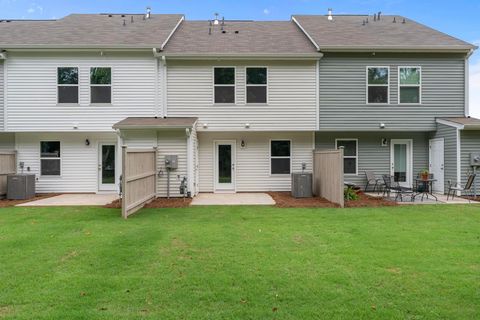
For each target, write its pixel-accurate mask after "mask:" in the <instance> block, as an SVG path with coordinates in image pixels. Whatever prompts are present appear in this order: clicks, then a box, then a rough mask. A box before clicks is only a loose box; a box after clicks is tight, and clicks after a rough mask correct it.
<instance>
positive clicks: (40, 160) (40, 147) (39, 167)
mask: <svg viewBox="0 0 480 320" xmlns="http://www.w3.org/2000/svg"><path fill="white" fill-rule="evenodd" d="M42 142H59V143H60V157H58V158H57V157H42ZM62 150H63V145H62V141H60V140H54V139H50V140H40V142H39V143H38V151H39V156H40V157H39V163H38V175H39V176H40V177H42V178H47V179H55V178H59V177H62V174H63V168H62V162H63V161H62V153H63V152H62ZM42 160H60V174H59V175H43V174H42Z"/></svg>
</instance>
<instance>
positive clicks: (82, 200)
mask: <svg viewBox="0 0 480 320" xmlns="http://www.w3.org/2000/svg"><path fill="white" fill-rule="evenodd" d="M116 199H118V194H115V193H100V194H94V193H91V194H87V193H82V194H79V193H72V194H61V195H59V196H55V197H51V198H45V199H40V200H36V201H31V202H25V203H21V204H17V207H50V206H52V207H54V206H104V205H106V204H109V203H110V202H112V201H114V200H116Z"/></svg>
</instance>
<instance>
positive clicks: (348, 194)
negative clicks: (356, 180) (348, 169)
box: [343, 187, 358, 201]
mask: <svg viewBox="0 0 480 320" xmlns="http://www.w3.org/2000/svg"><path fill="white" fill-rule="evenodd" d="M343 197H344V199H345V201H355V200H358V194H357V191H356V190H355V189H353V188H352V187H347V188H345V190H344V191H343Z"/></svg>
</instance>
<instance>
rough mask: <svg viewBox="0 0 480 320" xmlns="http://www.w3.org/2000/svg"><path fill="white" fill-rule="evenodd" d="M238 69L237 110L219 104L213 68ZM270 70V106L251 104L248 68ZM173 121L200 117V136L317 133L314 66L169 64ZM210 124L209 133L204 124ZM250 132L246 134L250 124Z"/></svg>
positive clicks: (310, 63) (281, 63)
mask: <svg viewBox="0 0 480 320" xmlns="http://www.w3.org/2000/svg"><path fill="white" fill-rule="evenodd" d="M214 66H233V67H235V68H236V83H235V85H236V104H235V105H220V104H214V103H213V92H214V91H213V90H214V88H213V83H214V82H213V67H214ZM247 66H266V67H267V68H268V90H267V91H268V93H267V95H268V99H267V101H268V104H246V92H245V67H247ZM167 70H168V71H167V72H168V75H167V87H168V94H167V96H168V116H169V117H186V116H196V117H199V121H198V130H199V131H202V132H203V131H219V130H220V131H245V130H252V131H299V130H305V131H308V130H310V131H312V130H315V128H316V114H317V112H316V111H317V110H316V65H315V62H314V61H175V60H170V61H168V66H167ZM204 123H206V124H208V129H206V130H205V129H204V128H203V124H204ZM247 123H249V124H250V129H245V124H247Z"/></svg>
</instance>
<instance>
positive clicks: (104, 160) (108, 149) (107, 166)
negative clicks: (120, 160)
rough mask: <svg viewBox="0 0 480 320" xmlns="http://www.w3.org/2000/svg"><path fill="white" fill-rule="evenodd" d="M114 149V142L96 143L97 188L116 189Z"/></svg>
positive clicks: (115, 148)
mask: <svg viewBox="0 0 480 320" xmlns="http://www.w3.org/2000/svg"><path fill="white" fill-rule="evenodd" d="M116 150H117V147H116V145H115V143H99V144H98V153H99V154H98V190H99V191H114V190H116V187H117V186H116V179H115V177H116V168H115V165H116Z"/></svg>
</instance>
